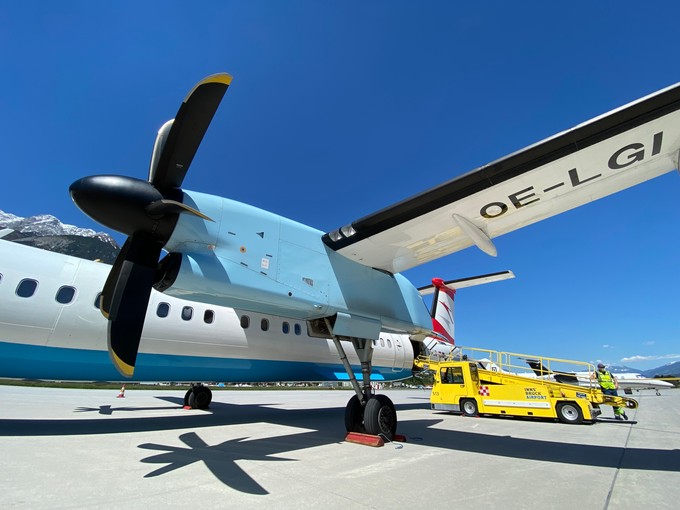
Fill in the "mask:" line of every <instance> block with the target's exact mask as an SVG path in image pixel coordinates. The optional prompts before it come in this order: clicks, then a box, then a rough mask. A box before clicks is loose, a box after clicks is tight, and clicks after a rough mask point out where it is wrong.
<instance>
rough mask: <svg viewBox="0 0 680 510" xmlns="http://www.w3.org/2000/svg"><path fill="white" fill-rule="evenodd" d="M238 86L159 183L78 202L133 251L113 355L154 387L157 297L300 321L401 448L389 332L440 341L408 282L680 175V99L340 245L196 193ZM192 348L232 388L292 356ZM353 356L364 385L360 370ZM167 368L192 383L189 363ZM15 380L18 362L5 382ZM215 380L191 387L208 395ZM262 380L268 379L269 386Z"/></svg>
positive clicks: (121, 285) (78, 339) (207, 99)
mask: <svg viewBox="0 0 680 510" xmlns="http://www.w3.org/2000/svg"><path fill="white" fill-rule="evenodd" d="M231 80H232V78H231V76H229V75H228V74H226V73H221V74H216V75H212V76H209V77H207V78H205V79H203V80H202V81H200V82H199V83H198V84H197V85H196V86H195V87H194V88H193V89H192V90H191V91H190V92H189V94H188V95H187V96H186V98H185V99H184V101H183V102H182V104H181V106H180V108H179V110H178V112H177V115H176V116H175V118H174V119H173V120H171V121H168V122H167V123H165V124H164V125H163V126H162V127H161V129H160V130H159V132H158V135H157V138H156V142H155V144H154V148H153V150H152V157H151V164H150V168H149V173H148V177H147V179H146V180H144V179H139V178H133V177H127V176H118V175H96V176H89V177H84V178H82V179H79V180H77V181H76V182H74V183H73V184H72V185H71V186H70V190H69V191H70V194H71V198H72V200H73V201H74V202H75V204H76V205H77V206H78V207H79V208H80V209H81V210H82V211H83V212H84V213H85V214H87V215H88V216H90V217H91V218H92V219H94V220H95V221H98V222H99V223H101V224H102V225H104V226H106V227H108V228H111V229H113V230H115V231H117V232H120V233H122V234H125V235H126V236H127V240H126V241H125V243H124V245H123V247H122V249H121V252H120V254H119V255H118V258H117V259H116V261H115V262H114V264H113V266H112V267H111V269H110V271H109V273H108V276H107V277H106V281H105V283H104V285H103V288H102V295H101V300H100V303H99V305H100V309H101V312H102V314H103V315H104V317H105V318H106V320H107V328H106V330H107V334H106V336H107V348H108V352H109V354H110V357H111V361H112V363H113V365H114V366H115V367H116V369H117V370H118V371H119V372H120V373H121V374H122V375H123V376H124V377H127V378H137V377H139V375H138V374H136V372H137V368H138V369H139V372H141V373H142V374H143V373H145V370H147V367H146V365H145V364H146V363H147V361H148V359H149V358H148V356H147V355H149V354H152V353H153V351H152V350H151V349H150V348H149V346H147V345H146V336H145V331H144V330H145V329H153V325H152V324H148V326H147V323H146V319H147V316H148V315H150V314H148V313H147V309H148V308H149V305H150V304H151V305H153V304H154V302H153V301H152V300H151V298H152V294H153V292H152V291H153V289H155V290H156V291H159V292H160V293H162V295H163V296H166V297H167V299H169V298H170V297H176V298H178V299H183V300H189V301H192V302H198V303H203V304H204V305H207V306H209V307H213V306H222V307H225V308H229V309H233V310H239V311H241V312H243V313H246V312H247V314H252V315H253V317H255V318H256V321H257V320H260V321H261V320H262V319H266V318H267V317H269V316H274V317H285V318H287V319H288V320H289V321H299V323H300V324H301V325H302V324H304V325H305V327H306V331H307V334H308V336H309V337H310V339H316V341H317V342H318V344H319V345H321V346H322V348H324V347H327V346H328V342H327V339H329V338H330V339H331V340H332V344H333V347H334V348H335V350H336V351H337V353H336V354H337V359H338V360H339V361H340V363H341V365H342V366H343V367H344V369H345V371H346V373H347V377H348V378H349V380H350V382H351V383H352V386H353V389H354V392H355V394H354V395H353V396H352V398H351V399H350V401H349V402H348V404H347V407H346V409H345V425H346V428H347V430H348V432H367V433H369V434H384V435H385V436H387V437H388V438H391V437H393V435H394V433H395V431H396V427H397V416H396V412H395V409H394V405H393V403H392V402H391V401H390V399H389V398H387V397H386V396H385V395H381V394H374V392H373V390H372V388H371V374H372V373H373V371H374V370H375V366H374V365H380V363H379V358H378V356H377V353H378V349H374V341H378V340H379V339H380V336H381V335H382V334H383V332H385V333H390V334H396V335H406V337H407V338H408V339H409V342H408V343H404V344H403V346H402V347H403V349H404V351H406V350H407V349H411V350H413V352H414V353H415V352H420V351H421V349H422V346H423V341H424V339H425V338H427V337H428V336H433V335H432V318H431V316H430V313H429V311H428V310H427V307H426V306H425V304H424V302H423V299H422V297H421V295H420V293H419V292H418V290H417V289H416V287H415V286H414V285H413V284H412V283H411V282H409V281H408V280H407V279H406V278H405V277H404V276H403V275H402V274H401V273H402V272H403V271H406V270H407V269H410V268H412V267H415V266H418V265H421V264H425V263H427V262H429V261H432V260H435V259H437V258H440V257H443V256H445V255H448V254H451V253H454V252H456V251H459V250H462V249H464V248H467V247H469V246H473V245H474V246H477V247H478V248H479V249H481V250H482V251H483V252H485V253H487V254H489V255H491V256H495V255H496V253H497V250H496V247H495V245H494V244H493V241H492V239H493V238H495V237H498V236H500V235H504V234H507V233H509V232H511V231H513V230H516V229H519V228H522V227H524V226H527V225H530V224H533V223H535V222H537V221H541V220H544V219H546V218H549V217H551V216H554V215H556V214H559V213H562V212H564V211H567V210H570V209H573V208H575V207H578V206H581V205H584V204H586V203H589V202H591V201H594V200H596V199H599V198H603V197H605V196H607V195H610V194H612V193H615V192H617V191H621V190H623V189H626V188H628V187H631V186H634V185H636V184H640V183H642V182H644V181H646V180H649V179H652V178H654V177H657V176H659V175H662V174H664V173H667V172H671V171H673V170H675V169H677V168H678V149H679V148H680V122H679V121H680V84H676V85H673V86H671V87H668V88H666V89H663V90H661V91H658V92H656V93H654V94H651V95H649V96H647V97H645V98H642V99H640V100H637V101H634V102H632V103H630V104H628V105H626V106H623V107H621V108H618V109H615V110H613V111H611V112H609V113H606V114H604V115H601V116H599V117H596V118H595V119H592V120H591V121H588V122H585V123H583V124H580V125H578V126H576V127H574V128H572V129H569V130H566V131H564V132H562V133H559V134H557V135H555V136H553V137H550V138H548V139H546V140H544V141H542V142H539V143H536V144H534V145H531V146H529V147H527V148H525V149H523V150H520V151H518V152H515V153H513V154H510V155H509V156H506V157H504V158H501V159H499V160H496V161H494V162H492V163H490V164H488V165H485V166H482V167H480V168H478V169H476V170H473V171H472V172H469V173H467V174H464V175H461V176H459V177H455V178H453V179H451V180H449V181H447V182H445V183H443V184H441V185H439V186H437V187H435V188H432V189H430V190H427V191H424V192H422V193H419V194H417V195H415V196H413V197H411V198H407V199H405V200H403V201H401V202H399V203H397V204H394V205H392V206H388V207H386V208H384V209H382V210H380V211H378V212H376V213H373V214H369V215H368V216H365V217H363V218H360V219H358V220H356V221H354V222H351V223H348V224H346V225H344V226H341V227H340V228H337V229H335V230H332V231H330V232H325V233H324V232H322V231H319V230H316V229H314V228H312V227H309V226H306V225H302V224H300V223H297V222H294V221H291V220H289V219H286V218H284V217H281V216H278V215H275V214H272V213H270V212H267V211H264V210H261V209H258V208H255V207H252V206H249V205H246V204H242V203H239V202H236V201H234V200H230V199H227V198H223V197H219V196H214V195H209V194H206V193H200V192H194V191H189V190H185V189H182V188H181V186H182V182H183V180H184V177H185V175H186V173H187V171H188V170H189V168H190V165H191V162H192V160H193V157H194V155H195V154H196V151H197V150H198V147H199V145H200V142H201V140H202V138H203V136H204V134H205V132H206V130H207V128H208V126H209V124H210V122H211V120H212V118H213V116H214V114H215V113H216V110H217V108H218V106H219V104H220V102H221V100H222V97H223V96H224V94H225V93H226V91H227V89H228V87H229V85H230V83H231ZM163 252H165V255H163V256H162V258H161V255H162V254H163ZM2 260H5V259H4V258H3V259H2ZM27 267H29V266H27ZM55 270H56V268H55ZM153 296H155V294H153ZM207 311H208V310H207V309H206V310H205V311H204V313H207ZM281 320H282V321H283V319H281ZM43 329H47V330H49V325H46V326H43ZM36 333H38V334H40V333H42V334H43V337H42V340H40V341H42V342H43V345H42V347H45V346H46V343H47V340H46V339H45V336H44V334H45V331H42V330H36ZM64 335H65V336H67V337H68V338H69V339H70V340H71V341H72V342H73V345H74V346H76V345H77V346H78V348H80V349H82V350H83V351H85V353H91V352H92V351H93V350H94V349H95V343H94V342H92V341H91V340H89V339H87V338H84V337H82V332H81V331H78V330H74V331H71V332H68V331H67V332H64ZM434 336H437V335H434ZM277 338H278V337H277ZM142 340H144V342H142ZM310 342H311V343H304V345H305V346H311V345H312V344H313V340H310ZM150 343H153V342H150ZM177 344H178V347H180V346H181V347H182V348H183V349H185V350H184V351H183V352H182V353H181V354H182V359H184V358H191V359H192V361H193V360H194V358H208V360H207V361H208V363H209V364H210V363H213V364H217V365H220V364H221V363H223V365H222V366H223V370H222V373H223V374H224V375H223V376H221V377H217V378H216V379H218V380H228V376H227V374H226V373H227V372H228V371H229V370H231V369H232V368H233V367H234V366H239V362H240V363H242V364H243V365H246V366H248V367H250V366H252V365H255V366H256V367H258V366H261V365H263V364H260V363H259V362H260V361H265V360H266V361H273V360H276V356H277V355H280V352H279V350H278V345H277V344H276V342H274V341H272V342H268V343H267V347H268V348H269V349H271V354H270V358H273V360H272V359H270V358H268V357H265V359H264V360H251V359H250V358H248V355H245V359H244V358H235V359H234V358H221V357H220V354H221V352H222V351H223V349H220V347H221V346H216V345H210V346H208V347H206V348H205V350H204V349H203V346H202V345H200V346H199V345H193V346H191V345H189V344H191V342H184V343H180V342H178V343H177ZM350 345H351V347H352V348H353V350H354V352H355V354H356V359H357V361H358V367H360V370H357V373H358V372H359V371H360V373H361V380H362V383H361V384H359V382H358V380H357V378H356V377H355V375H354V369H353V367H352V365H351V362H350V361H348V355H347V354H346V349H345V346H350ZM24 347H25V346H23V345H21V346H20V345H19V344H18V343H17V342H13V341H5V340H4V339H3V341H2V343H1V345H0V355H2V357H3V358H9V359H11V360H12V363H11V364H15V365H18V366H24V367H27V366H29V365H30V360H31V357H32V356H33V355H34V354H35V352H32V349H25V348H24ZM191 347H193V349H191ZM70 351H72V349H66V348H63V346H60V347H59V348H57V349H55V350H49V353H48V350H43V351H42V352H43V358H42V360H41V366H42V367H44V368H46V369H47V372H49V370H50V369H51V367H52V366H57V365H65V366H69V365H70V364H71V363H72V362H71V356H70V354H73V353H72V352H70ZM303 351H304V348H303ZM138 353H139V356H138ZM168 354H171V353H167V352H161V353H159V354H157V358H156V359H160V358H164V357H169V356H168ZM374 355H375V358H376V359H375V360H374ZM404 355H405V359H406V352H404ZM84 357H85V358H87V357H88V356H87V355H84ZM138 357H139V360H138ZM223 359H229V360H230V361H229V362H228V363H226V362H223V361H222V360H223ZM22 360H23V362H22ZM215 360H217V361H215ZM138 361H139V363H138ZM200 361H205V360H204V359H199V362H200ZM304 361H305V359H304V358H303V359H302V360H300V361H299V362H302V363H304ZM165 362H166V363H167V364H168V366H169V367H172V368H175V369H178V371H179V366H178V365H181V363H179V362H178V363H177V364H175V363H174V362H173V361H172V359H171V360H165ZM8 365H10V363H8V362H3V367H2V372H0V376H2V375H6V371H7V370H8V369H9V368H10V367H9V366H8ZM138 365H139V366H138ZM137 366H138V367H137ZM213 366H214V365H213ZM136 367H137V368H136ZM195 367H197V368H202V366H201V365H200V363H198V364H197V365H195ZM215 370H216V371H217V369H215ZM242 370H246V369H242ZM169 372H172V371H171V370H170V368H168V372H167V373H169ZM203 373H204V372H202V371H201V370H200V369H199V370H197V371H196V372H195V374H194V373H191V374H189V373H185V374H184V375H186V378H187V379H189V380H199V379H203V377H202V376H201V375H202V374H203ZM241 373H245V372H241ZM260 373H261V372H258V371H257V370H255V371H254V376H257V375H259V374H260ZM383 373H384V372H383ZM108 374H109V373H108V372H107V378H108ZM190 376H193V377H190ZM169 378H170V379H171V380H174V379H177V378H178V377H176V376H172V377H169ZM193 394H194V393H193V392H192V393H191V395H193ZM194 400H197V398H194Z"/></svg>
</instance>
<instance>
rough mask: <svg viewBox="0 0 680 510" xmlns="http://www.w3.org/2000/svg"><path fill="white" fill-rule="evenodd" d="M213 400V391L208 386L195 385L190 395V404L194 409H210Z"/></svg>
mask: <svg viewBox="0 0 680 510" xmlns="http://www.w3.org/2000/svg"><path fill="white" fill-rule="evenodd" d="M211 401H212V391H210V388H208V387H207V386H194V387H193V388H192V389H191V394H190V395H189V405H190V406H191V408H192V409H208V407H210V402H211Z"/></svg>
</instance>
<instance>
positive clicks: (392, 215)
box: [323, 83, 680, 273]
mask: <svg viewBox="0 0 680 510" xmlns="http://www.w3.org/2000/svg"><path fill="white" fill-rule="evenodd" d="M679 149H680V83H678V84H675V85H673V86H671V87H668V88H666V89H663V90H661V91H659V92H656V93H654V94H652V95H650V96H647V97H644V98H642V99H640V100H638V101H635V102H633V103H630V104H628V105H626V106H623V107H621V108H618V109H616V110H613V111H611V112H609V113H606V114H604V115H601V116H599V117H596V118H595V119H592V120H590V121H588V122H585V123H583V124H580V125H578V126H576V127H574V128H572V129H569V130H567V131H564V132H562V133H559V134H557V135H555V136H553V137H551V138H548V139H546V140H543V141H542V142H539V143H537V144H534V145H531V146H529V147H527V148H525V149H523V150H521V151H519V152H515V153H513V154H510V155H509V156H506V157H504V158H502V159H499V160H497V161H494V162H492V163H489V164H488V165H485V166H482V167H480V168H478V169H476V170H473V171H472V172H469V173H467V174H464V175H462V176H460V177H456V178H454V179H452V180H450V181H448V182H445V183H444V184H441V185H439V186H437V187H435V188H432V189H430V190H427V191H424V192H422V193H420V194H417V195H415V196H412V197H411V198H407V199H406V200H404V201H402V202H399V203H397V204H395V205H392V206H389V207H387V208H385V209H383V210H381V211H378V212H376V213H374V214H370V215H368V216H365V217H364V218H361V219H359V220H357V221H355V222H353V223H351V224H350V225H347V226H345V227H342V228H339V229H337V230H334V231H332V232H329V233H327V234H325V235H324V236H323V240H324V243H326V245H327V246H329V247H330V248H331V249H333V250H335V251H337V252H338V253H340V254H342V255H343V256H345V257H347V258H349V259H352V260H354V261H356V262H359V263H361V264H364V265H367V266H370V267H374V268H378V269H383V270H386V271H389V272H392V273H398V272H402V271H405V270H407V269H409V268H412V267H415V266H418V265H420V264H424V263H426V262H429V261H431V260H434V259H437V258H439V257H443V256H444V255H448V254H451V253H454V252H456V251H459V250H462V249H464V248H467V247H468V246H471V245H473V244H474V245H476V246H478V247H479V248H480V249H482V250H483V251H485V252H486V253H489V254H490V255H495V254H496V250H495V247H494V245H493V242H492V241H491V239H493V238H494V237H498V236H500V235H503V234H506V233H508V232H511V231H513V230H516V229H519V228H522V227H524V226H527V225H530V224H532V223H535V222H537V221H540V220H543V219H546V218H549V217H550V216H554V215H556V214H559V213H561V212H564V211H568V210H570V209H573V208H575V207H578V206H581V205H584V204H587V203H589V202H592V201H594V200H597V199H599V198H602V197H605V196H607V195H610V194H612V193H616V192H617V191H621V190H623V189H625V188H629V187H631V186H634V185H636V184H640V183H642V182H644V181H646V180H649V179H652V178H654V177H657V176H659V175H661V174H664V173H666V172H670V171H672V170H674V169H677V168H678V150H679Z"/></svg>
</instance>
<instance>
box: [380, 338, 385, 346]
mask: <svg viewBox="0 0 680 510" xmlns="http://www.w3.org/2000/svg"><path fill="white" fill-rule="evenodd" d="M380 347H385V340H384V339H382V338H381V339H380Z"/></svg>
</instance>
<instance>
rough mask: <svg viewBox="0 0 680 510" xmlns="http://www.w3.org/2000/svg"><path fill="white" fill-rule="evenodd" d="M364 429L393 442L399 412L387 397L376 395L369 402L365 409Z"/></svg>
mask: <svg viewBox="0 0 680 510" xmlns="http://www.w3.org/2000/svg"><path fill="white" fill-rule="evenodd" d="M364 427H366V432H367V433H368V434H372V435H374V436H377V435H382V436H385V437H387V439H388V440H390V441H391V440H392V438H393V437H394V433H395V432H396V431H397V411H396V409H395V408H394V404H393V403H392V401H391V400H390V399H389V398H388V397H387V396H385V395H375V396H373V397H371V398H370V399H369V400H368V402H367V403H366V409H364Z"/></svg>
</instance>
